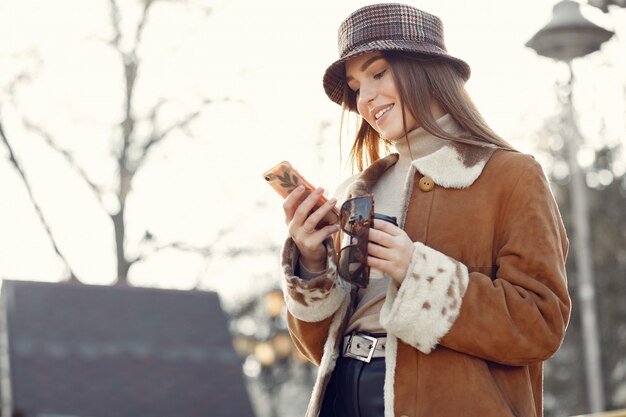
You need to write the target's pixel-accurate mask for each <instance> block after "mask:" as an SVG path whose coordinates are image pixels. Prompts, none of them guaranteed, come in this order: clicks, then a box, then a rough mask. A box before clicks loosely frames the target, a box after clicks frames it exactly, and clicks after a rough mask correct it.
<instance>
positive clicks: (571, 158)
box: [526, 0, 613, 413]
mask: <svg viewBox="0 0 626 417" xmlns="http://www.w3.org/2000/svg"><path fill="white" fill-rule="evenodd" d="M604 3H607V1H605V2H604ZM612 36H613V32H611V31H609V30H606V29H604V28H601V27H600V26H597V25H595V24H594V23H592V22H590V21H589V20H587V19H585V17H584V16H583V15H582V14H581V12H580V4H579V3H577V2H574V1H571V0H562V1H560V2H558V3H557V4H556V5H555V6H554V10H553V17H552V20H551V21H550V22H549V23H548V24H547V25H546V26H544V27H543V28H542V29H541V30H539V32H537V33H536V34H535V35H534V36H533V37H532V38H531V39H530V40H529V41H528V42H527V43H526V46H527V47H529V48H532V49H534V50H535V51H536V52H537V53H538V54H539V55H542V56H545V57H548V58H552V59H555V60H557V61H563V62H565V63H566V64H567V66H568V68H569V71H570V79H569V82H568V84H569V86H568V87H569V89H568V97H567V109H566V110H567V118H568V124H567V128H568V130H569V131H568V132H566V133H567V135H566V136H567V138H566V140H565V142H566V144H567V150H568V152H567V153H568V162H569V168H570V198H571V204H572V214H573V220H574V232H575V234H574V244H575V252H576V269H577V272H578V277H579V281H580V282H579V286H578V298H579V300H580V305H581V308H580V312H581V319H582V320H581V321H582V333H583V346H584V354H585V370H586V374H587V393H588V396H589V403H590V405H591V411H592V412H594V413H595V412H600V411H603V410H604V389H603V383H602V366H601V361H600V341H599V337H598V327H597V318H596V308H595V290H594V285H593V280H594V278H593V268H592V259H591V245H590V244H589V240H590V239H589V215H588V206H587V195H586V187H585V184H584V178H583V172H582V170H581V169H580V166H579V165H578V161H577V159H576V155H577V153H578V145H579V141H580V140H581V137H582V136H581V134H580V132H579V130H578V128H577V125H576V120H575V116H574V106H573V88H572V87H573V82H574V76H573V71H572V60H573V59H574V58H579V57H583V56H585V55H587V54H590V53H592V52H595V51H597V50H599V49H600V46H601V45H602V44H603V43H604V42H606V41H607V40H609V39H610V38H611V37H612Z"/></svg>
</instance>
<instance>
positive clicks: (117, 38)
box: [109, 0, 122, 53]
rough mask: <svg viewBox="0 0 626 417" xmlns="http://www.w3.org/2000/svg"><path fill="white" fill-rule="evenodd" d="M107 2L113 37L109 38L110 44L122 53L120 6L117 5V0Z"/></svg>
mask: <svg viewBox="0 0 626 417" xmlns="http://www.w3.org/2000/svg"><path fill="white" fill-rule="evenodd" d="M109 4H110V5H111V27H112V28H113V39H111V41H110V44H111V46H113V47H114V48H115V49H117V50H118V51H119V52H120V53H122V48H121V43H122V30H121V29H120V20H121V19H120V8H119V6H118V5H117V1H115V0H109Z"/></svg>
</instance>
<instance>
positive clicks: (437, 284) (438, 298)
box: [380, 242, 469, 353]
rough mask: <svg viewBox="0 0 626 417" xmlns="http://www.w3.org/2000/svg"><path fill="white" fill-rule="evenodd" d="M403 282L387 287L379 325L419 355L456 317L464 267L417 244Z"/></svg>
mask: <svg viewBox="0 0 626 417" xmlns="http://www.w3.org/2000/svg"><path fill="white" fill-rule="evenodd" d="M413 245H414V250H413V257H412V259H411V264H410V265H409V269H408V272H407V275H406V277H405V278H404V281H403V282H402V284H401V285H400V288H399V289H397V288H396V286H395V285H389V287H388V290H387V297H386V299H385V303H384V304H383V307H382V310H381V312H380V323H381V324H382V325H383V327H384V328H385V329H387V332H388V333H389V334H393V335H394V336H396V337H398V338H400V339H402V341H404V342H405V343H407V344H409V345H411V346H413V347H415V348H416V349H418V350H419V351H421V352H423V353H430V351H431V350H432V349H433V348H434V347H435V346H436V345H437V343H439V340H440V339H441V338H442V337H443V336H445V335H446V333H448V331H449V330H450V328H451V327H452V325H453V324H454V321H455V320H456V319H457V317H458V316H459V311H460V310H461V303H462V301H463V296H464V295H465V291H466V289H467V284H468V280H469V274H468V271H467V267H466V266H465V265H463V264H462V263H461V262H458V261H456V260H454V259H452V258H450V257H448V256H446V255H444V254H443V253H441V252H439V251H437V250H435V249H432V248H430V247H428V246H426V245H424V244H422V243H420V242H416V243H414V244H413Z"/></svg>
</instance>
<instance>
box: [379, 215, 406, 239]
mask: <svg viewBox="0 0 626 417" xmlns="http://www.w3.org/2000/svg"><path fill="white" fill-rule="evenodd" d="M373 223H374V224H373V226H374V227H373V229H376V230H382V231H383V232H386V233H389V234H390V235H392V236H398V235H400V234H401V233H402V232H403V230H402V229H400V228H399V227H398V226H396V225H395V224H393V223H390V222H388V221H385V220H381V219H374V222H373Z"/></svg>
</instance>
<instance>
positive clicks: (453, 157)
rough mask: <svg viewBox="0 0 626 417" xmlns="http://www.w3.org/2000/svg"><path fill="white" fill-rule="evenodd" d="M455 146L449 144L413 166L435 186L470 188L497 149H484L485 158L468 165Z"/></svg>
mask: <svg viewBox="0 0 626 417" xmlns="http://www.w3.org/2000/svg"><path fill="white" fill-rule="evenodd" d="M453 145H454V144H452V143H451V144H448V145H447V146H444V147H442V148H441V149H439V150H437V151H435V152H433V153H431V154H429V155H427V156H424V157H422V158H418V159H416V160H414V161H413V162H412V164H413V166H414V167H415V168H416V169H417V170H418V171H419V172H421V173H422V174H423V175H424V176H428V177H430V178H432V179H433V181H434V182H435V184H437V185H439V186H441V187H445V188H457V189H458V188H468V187H469V186H470V185H472V184H473V183H474V181H476V179H477V178H478V177H479V176H480V174H481V173H482V172H483V168H484V167H485V164H486V163H487V161H488V160H489V157H490V156H491V153H493V151H494V150H495V147H493V148H491V147H485V148H484V149H482V152H483V153H484V154H485V155H484V156H483V158H482V159H478V160H477V161H475V162H474V164H471V165H468V164H467V163H465V162H464V161H463V158H462V154H461V153H459V151H458V149H456V148H455V147H454V146H453Z"/></svg>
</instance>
